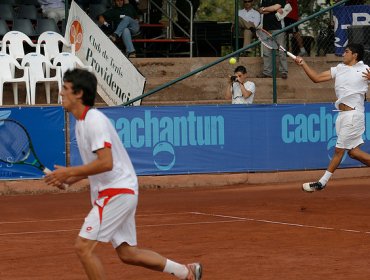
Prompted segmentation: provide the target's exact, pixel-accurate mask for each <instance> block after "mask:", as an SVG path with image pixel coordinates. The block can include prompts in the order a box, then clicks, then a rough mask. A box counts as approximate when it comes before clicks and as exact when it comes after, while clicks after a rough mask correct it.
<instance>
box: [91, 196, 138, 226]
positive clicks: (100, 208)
mask: <svg viewBox="0 0 370 280" xmlns="http://www.w3.org/2000/svg"><path fill="white" fill-rule="evenodd" d="M119 194H135V192H134V191H133V190H131V189H106V190H102V191H101V192H99V196H98V199H100V198H103V197H105V199H104V202H103V206H100V205H98V204H96V203H95V205H97V206H98V207H99V219H100V223H101V221H102V219H103V209H104V206H105V205H107V204H108V202H109V200H110V199H111V198H112V197H114V196H116V195H119Z"/></svg>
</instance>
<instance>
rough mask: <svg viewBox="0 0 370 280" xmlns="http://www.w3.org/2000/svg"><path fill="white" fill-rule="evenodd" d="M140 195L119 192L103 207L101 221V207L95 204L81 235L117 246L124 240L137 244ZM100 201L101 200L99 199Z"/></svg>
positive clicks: (86, 219)
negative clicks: (136, 217)
mask: <svg viewBox="0 0 370 280" xmlns="http://www.w3.org/2000/svg"><path fill="white" fill-rule="evenodd" d="M137 201H138V196H137V195H132V194H119V195H116V196H114V197H112V198H111V199H110V200H109V202H108V204H107V205H105V206H104V208H103V214H102V220H101V222H100V216H99V207H98V206H97V205H94V206H93V208H92V209H91V211H90V213H89V214H88V215H87V217H86V218H85V222H84V224H83V225H82V227H81V230H80V233H79V236H81V237H83V238H86V239H89V240H97V241H100V242H111V243H112V245H113V247H114V248H117V247H118V246H119V245H121V244H122V243H124V242H127V243H128V244H129V245H130V246H136V245H137V241H136V224H135V212H136V206H137ZM97 202H98V203H99V201H97Z"/></svg>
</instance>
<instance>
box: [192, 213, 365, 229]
mask: <svg viewBox="0 0 370 280" xmlns="http://www.w3.org/2000/svg"><path fill="white" fill-rule="evenodd" d="M192 213H193V214H196V215H202V216H211V217H219V218H229V219H235V220H238V221H243V220H244V221H251V222H259V223H265V224H277V225H285V226H292V227H303V228H314V229H322V230H336V231H344V232H353V233H365V234H370V232H368V231H360V230H354V229H337V228H333V227H323V226H311V225H303V224H296V223H287V222H279V221H270V220H264V219H254V218H243V217H236V216H226V215H218V214H209V213H202V212H192Z"/></svg>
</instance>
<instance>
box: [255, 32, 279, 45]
mask: <svg viewBox="0 0 370 280" xmlns="http://www.w3.org/2000/svg"><path fill="white" fill-rule="evenodd" d="M256 35H257V37H258V38H259V39H260V41H261V43H262V44H264V45H265V46H266V47H267V48H269V49H274V50H277V49H279V44H278V43H277V42H276V41H275V39H274V38H273V37H272V36H270V35H269V34H266V33H265V32H263V31H262V30H257V31H256Z"/></svg>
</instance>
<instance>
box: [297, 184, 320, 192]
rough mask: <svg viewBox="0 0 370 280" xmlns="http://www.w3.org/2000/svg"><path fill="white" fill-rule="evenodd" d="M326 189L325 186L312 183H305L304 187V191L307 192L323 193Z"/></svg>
mask: <svg viewBox="0 0 370 280" xmlns="http://www.w3.org/2000/svg"><path fill="white" fill-rule="evenodd" d="M324 188H325V185H323V184H321V183H320V182H310V183H304V184H303V185H302V190H303V191H305V192H315V191H321V190H322V189H324Z"/></svg>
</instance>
